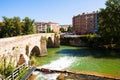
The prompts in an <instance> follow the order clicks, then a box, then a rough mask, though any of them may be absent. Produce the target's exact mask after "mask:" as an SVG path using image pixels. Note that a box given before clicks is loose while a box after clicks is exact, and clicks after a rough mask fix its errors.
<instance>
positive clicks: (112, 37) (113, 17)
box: [86, 0, 120, 49]
mask: <svg viewBox="0 0 120 80" xmlns="http://www.w3.org/2000/svg"><path fill="white" fill-rule="evenodd" d="M105 5H106V8H105V9H104V8H101V9H100V12H99V27H98V31H99V33H98V34H99V35H98V36H97V35H96V34H93V35H88V36H87V37H86V40H87V42H88V44H89V46H90V47H94V48H102V49H120V0H108V1H107V2H106V3H105Z"/></svg>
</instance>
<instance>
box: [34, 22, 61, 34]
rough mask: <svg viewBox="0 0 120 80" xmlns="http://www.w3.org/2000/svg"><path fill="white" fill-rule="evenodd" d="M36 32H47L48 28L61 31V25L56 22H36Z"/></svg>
mask: <svg viewBox="0 0 120 80" xmlns="http://www.w3.org/2000/svg"><path fill="white" fill-rule="evenodd" d="M34 24H35V29H36V32H37V33H39V32H42V33H46V32H47V29H48V28H49V29H51V30H52V31H53V32H56V33H59V25H58V23H55V22H35V23H34Z"/></svg>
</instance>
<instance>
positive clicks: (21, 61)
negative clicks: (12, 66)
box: [17, 54, 26, 65]
mask: <svg viewBox="0 0 120 80" xmlns="http://www.w3.org/2000/svg"><path fill="white" fill-rule="evenodd" d="M25 62H26V60H25V58H24V55H23V54H20V57H19V61H18V63H17V65H21V64H23V63H25Z"/></svg>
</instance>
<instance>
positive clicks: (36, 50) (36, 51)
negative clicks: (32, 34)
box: [30, 46, 40, 56]
mask: <svg viewBox="0 0 120 80" xmlns="http://www.w3.org/2000/svg"><path fill="white" fill-rule="evenodd" d="M30 55H31V56H40V49H39V47H38V46H34V47H33V48H32V50H31V52H30Z"/></svg>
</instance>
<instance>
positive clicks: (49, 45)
mask: <svg viewBox="0 0 120 80" xmlns="http://www.w3.org/2000/svg"><path fill="white" fill-rule="evenodd" d="M53 46H54V42H53V40H52V38H51V37H48V39H47V47H48V48H51V47H53Z"/></svg>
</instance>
